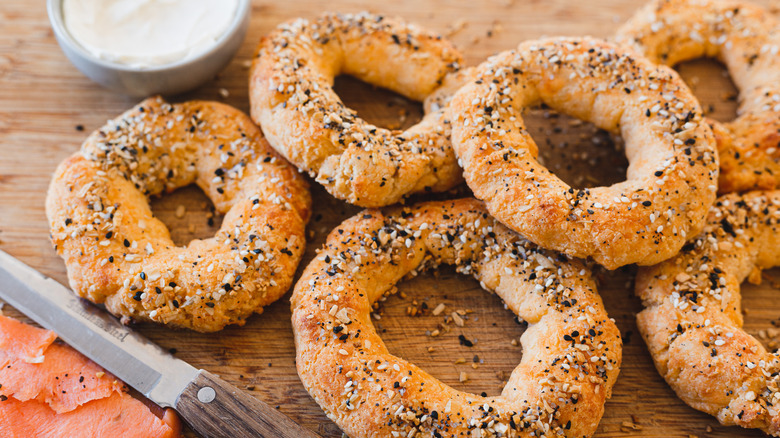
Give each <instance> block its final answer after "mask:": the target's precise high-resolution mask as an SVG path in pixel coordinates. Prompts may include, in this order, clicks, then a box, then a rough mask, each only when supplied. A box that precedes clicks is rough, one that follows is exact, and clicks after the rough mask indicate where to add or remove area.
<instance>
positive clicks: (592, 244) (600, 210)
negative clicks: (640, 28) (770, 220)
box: [450, 38, 718, 269]
mask: <svg viewBox="0 0 780 438" xmlns="http://www.w3.org/2000/svg"><path fill="white" fill-rule="evenodd" d="M476 77H477V79H476V80H475V81H472V82H470V83H468V84H467V85H466V86H464V87H463V88H461V89H460V91H458V92H457V94H456V95H455V96H454V97H453V100H452V102H451V104H450V108H451V111H452V113H453V114H457V117H456V118H455V119H454V121H453V131H452V141H453V146H454V148H455V152H456V154H457V155H458V158H459V159H460V161H461V163H462V165H463V168H464V176H465V178H466V182H467V183H468V185H469V187H471V189H472V190H473V191H474V194H475V195H476V197H477V198H479V199H482V200H484V201H485V202H486V203H487V208H488V210H490V212H491V213H492V214H493V215H494V216H495V217H496V218H497V219H498V220H500V221H501V222H503V223H504V224H506V225H507V226H509V227H510V228H512V229H514V230H516V231H518V232H520V233H521V234H522V235H523V236H525V237H527V238H528V239H529V240H531V241H533V242H535V243H537V244H538V245H540V246H543V247H545V248H550V249H554V250H557V251H561V252H563V253H565V254H568V255H570V256H574V257H588V256H590V257H593V259H594V260H595V261H597V262H598V263H601V264H602V265H604V266H606V267H607V268H609V269H615V268H617V267H619V266H623V265H626V264H629V263H639V264H642V265H648V264H653V263H658V262H660V261H662V260H665V259H667V258H669V257H671V256H673V255H674V254H675V253H676V252H677V251H678V250H679V249H680V247H681V246H682V245H683V244H684V243H685V240H686V236H690V235H695V234H697V233H698V232H699V231H700V230H701V227H702V225H703V224H704V216H705V214H706V212H707V209H708V208H709V207H710V205H712V202H713V200H714V199H715V196H716V193H715V192H716V186H715V184H716V180H717V177H718V163H717V154H716V153H715V148H714V143H715V142H714V139H713V136H712V131H711V130H710V128H709V126H707V124H706V123H703V121H702V111H701V108H700V107H699V103H698V102H697V101H696V99H695V98H694V97H693V95H692V94H691V92H690V90H688V87H687V86H685V84H684V83H683V82H682V80H681V79H680V78H679V76H677V74H676V73H674V72H673V71H672V70H671V69H669V68H667V67H663V66H657V65H655V64H653V63H651V62H650V61H648V60H646V59H644V58H642V57H640V56H638V55H636V54H634V53H633V52H631V51H626V50H622V49H620V48H618V47H617V46H614V45H612V44H609V43H607V42H604V41H601V40H596V39H592V38H555V39H546V40H539V41H529V42H526V43H523V44H521V45H520V46H519V47H518V48H517V50H515V51H508V52H504V53H500V54H498V55H496V56H494V57H492V58H490V59H488V60H487V61H486V62H484V63H483V64H482V65H480V66H479V67H477V72H476ZM540 103H545V104H547V105H549V106H550V107H552V108H554V109H555V110H557V111H561V112H564V113H567V114H570V115H572V116H575V117H578V118H581V119H584V120H588V121H591V122H593V123H594V124H595V125H596V126H598V127H599V128H602V129H605V130H608V131H611V132H614V133H617V132H619V133H620V134H622V136H623V138H624V139H625V142H626V155H627V157H628V160H629V163H630V165H629V167H628V172H627V180H626V181H625V182H621V183H618V184H614V185H612V186H610V187H596V188H591V189H584V190H575V189H572V188H571V187H570V186H569V185H568V184H566V183H564V182H563V181H561V180H560V179H559V178H558V177H556V176H555V175H554V174H552V173H551V172H550V171H548V170H547V169H546V168H545V167H544V166H542V165H541V164H539V162H538V161H537V160H536V156H537V154H538V150H537V146H536V144H535V143H534V140H533V139H532V138H531V136H530V135H529V133H528V132H527V131H526V130H525V126H524V123H523V119H522V117H521V113H522V111H523V109H524V108H527V107H529V106H534V105H538V104H540Z"/></svg>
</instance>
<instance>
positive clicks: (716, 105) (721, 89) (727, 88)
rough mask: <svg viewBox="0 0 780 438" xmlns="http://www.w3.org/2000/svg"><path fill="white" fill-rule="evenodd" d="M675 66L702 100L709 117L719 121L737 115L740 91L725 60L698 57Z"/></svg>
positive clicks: (725, 120)
mask: <svg viewBox="0 0 780 438" xmlns="http://www.w3.org/2000/svg"><path fill="white" fill-rule="evenodd" d="M675 69H676V70H677V72H678V73H680V77H682V78H683V80H684V81H685V83H686V84H688V87H689V88H690V89H691V91H693V94H694V95H695V96H696V98H697V99H698V100H699V103H701V107H702V108H703V109H704V115H705V116H707V117H710V118H712V119H715V120H717V121H719V122H728V121H731V120H734V119H735V118H736V117H737V100H738V96H739V90H737V87H736V86H735V85H734V82H733V81H732V80H731V76H730V75H729V72H728V70H726V67H725V66H724V65H723V64H722V63H720V62H718V61H716V60H714V59H696V60H693V61H686V62H682V63H680V64H678V65H677V66H676V67H675Z"/></svg>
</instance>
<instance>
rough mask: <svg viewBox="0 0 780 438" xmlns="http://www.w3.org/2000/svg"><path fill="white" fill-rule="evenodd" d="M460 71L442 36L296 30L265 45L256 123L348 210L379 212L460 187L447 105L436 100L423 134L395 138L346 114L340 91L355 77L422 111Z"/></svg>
mask: <svg viewBox="0 0 780 438" xmlns="http://www.w3.org/2000/svg"><path fill="white" fill-rule="evenodd" d="M461 63H462V60H461V55H460V53H459V52H458V51H457V50H456V49H455V48H454V47H453V46H452V44H450V43H449V42H448V41H447V40H445V39H443V38H442V37H441V36H438V35H435V34H433V33H431V32H428V31H425V30H422V29H420V28H418V27H416V26H412V25H408V24H406V23H403V22H401V21H398V20H393V19H390V18H386V17H383V16H378V15H371V14H367V13H362V14H357V15H351V14H325V15H323V16H321V17H319V18H318V19H316V20H314V21H308V20H304V19H298V20H294V21H291V22H288V23H285V24H282V25H280V26H279V27H278V28H277V29H276V30H275V31H274V32H272V33H271V34H270V35H269V36H267V37H265V38H263V40H262V41H261V42H260V45H259V47H258V50H257V55H256V57H255V60H254V62H253V64H252V71H251V74H250V81H249V89H250V91H249V97H250V101H251V107H252V118H253V119H254V120H255V121H256V122H257V123H258V124H260V125H261V126H262V128H263V132H264V133H265V135H266V137H267V138H268V141H269V142H270V143H271V145H272V146H273V147H274V148H276V150H278V151H279V152H280V153H281V154H283V155H284V156H285V157H287V159H288V160H290V161H291V162H292V163H293V164H295V165H296V166H298V168H300V169H301V170H304V171H306V172H308V173H309V174H310V175H311V176H312V177H314V178H315V179H316V180H317V182H319V183H320V184H322V185H323V186H325V188H326V189H327V190H328V192H330V194H332V195H333V196H335V197H337V198H339V199H343V200H345V201H347V202H350V203H353V204H356V205H360V206H364V207H379V206H384V205H389V204H393V203H395V202H398V201H400V200H401V199H403V198H404V197H405V196H407V195H410V194H413V193H418V192H423V191H444V190H448V189H450V188H452V187H453V186H455V185H456V184H458V183H460V182H461V181H462V179H461V171H460V168H459V167H458V165H457V162H456V159H455V156H454V153H453V152H452V147H451V145H450V139H449V132H450V127H449V121H448V120H447V111H446V110H447V105H446V104H445V102H446V101H447V100H448V99H446V98H445V99H442V98H441V97H442V96H441V94H438V95H437V96H436V102H434V104H426V105H425V111H426V114H425V116H424V117H423V119H422V120H421V121H420V122H419V123H418V124H416V125H414V126H412V127H411V128H409V129H407V130H406V131H404V132H398V131H390V130H388V129H384V128H379V127H377V126H374V125H372V124H370V123H368V122H366V121H365V120H363V119H361V118H360V117H358V116H357V114H356V113H355V111H354V110H351V109H349V108H347V107H346V106H345V105H344V104H343V103H342V102H341V99H339V97H338V95H337V94H336V92H335V91H334V90H333V81H334V78H335V76H337V75H339V74H342V73H343V74H348V75H351V76H354V77H356V78H359V79H361V80H363V81H365V82H368V83H370V84H373V85H377V86H380V87H384V88H387V89H390V90H392V91H395V92H397V93H400V94H402V95H404V96H406V97H408V98H410V99H413V100H418V101H422V100H425V99H426V97H428V96H430V95H431V94H432V93H434V91H436V90H437V88H439V87H440V86H441V85H442V83H443V82H444V81H445V78H446V77H447V75H448V74H450V73H454V72H456V71H457V70H458V69H459V68H460V65H461ZM453 88H454V87H453ZM448 89H449V87H448Z"/></svg>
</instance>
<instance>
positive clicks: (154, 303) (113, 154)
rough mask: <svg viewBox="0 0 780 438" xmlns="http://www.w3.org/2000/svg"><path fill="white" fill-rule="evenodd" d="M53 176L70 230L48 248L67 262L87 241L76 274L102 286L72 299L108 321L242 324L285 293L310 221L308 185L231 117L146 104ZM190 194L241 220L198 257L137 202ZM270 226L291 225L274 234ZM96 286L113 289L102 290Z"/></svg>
mask: <svg viewBox="0 0 780 438" xmlns="http://www.w3.org/2000/svg"><path fill="white" fill-rule="evenodd" d="M76 169H78V170H76ZM60 171H61V172H62V173H64V174H65V175H68V176H66V177H64V178H62V184H63V187H62V189H61V191H63V192H64V193H66V194H67V196H69V197H71V198H72V201H71V202H66V201H64V200H63V201H58V202H61V203H62V204H63V205H62V207H61V208H62V209H64V210H65V211H66V212H67V216H68V220H67V221H65V222H64V223H65V228H64V229H62V228H59V227H56V226H54V227H53V229H52V236H53V238H54V240H55V243H56V244H57V247H58V248H59V249H60V250H61V251H67V249H65V246H63V245H64V244H67V242H69V241H73V242H77V241H82V240H83V239H86V240H87V241H91V245H94V247H95V248H97V250H96V251H94V252H91V253H90V254H82V255H81V257H82V259H83V260H81V262H80V263H81V264H83V265H85V266H86V265H93V266H94V267H95V269H96V272H95V274H96V275H98V276H101V278H102V279H101V280H100V281H90V278H91V276H85V284H84V285H82V287H81V290H78V291H77V292H78V293H80V294H83V295H85V296H89V297H93V298H94V299H99V300H101V301H102V300H106V299H108V300H109V303H114V300H116V301H117V304H111V305H109V309H112V310H113V311H119V312H120V313H122V314H124V316H125V317H129V318H137V319H151V320H154V321H158V322H162V323H166V324H173V325H178V326H185V327H190V328H195V329H197V330H203V331H213V330H218V329H220V328H222V326H224V325H225V324H231V323H242V321H243V319H244V318H246V316H248V315H249V314H251V312H252V311H253V310H255V309H256V308H257V305H258V304H259V303H261V302H262V303H268V302H270V301H273V299H275V298H276V297H278V296H279V295H280V293H282V292H283V291H284V289H286V287H287V285H288V284H289V282H290V281H291V278H290V277H291V274H292V272H293V271H294V269H295V263H297V259H298V258H299V257H300V255H301V253H302V251H303V245H304V239H303V237H304V236H303V221H305V220H307V219H308V202H309V200H308V195H307V194H306V191H305V190H306V189H305V183H303V182H302V181H300V180H299V178H300V177H298V176H297V175H296V173H295V172H293V171H292V169H291V168H290V166H289V165H288V164H287V163H286V162H284V160H279V159H277V156H276V155H275V154H274V152H273V151H272V149H271V148H270V146H269V145H268V144H267V143H265V141H264V139H263V137H262V134H261V133H260V131H259V130H258V128H257V127H255V126H254V125H253V124H252V123H251V121H250V120H249V118H248V117H247V116H246V115H244V114H242V113H240V112H239V111H237V110H234V109H233V108H230V107H227V106H225V105H221V104H215V103H209V102H189V103H184V104H175V105H172V104H168V103H166V102H164V101H163V100H162V99H160V98H151V99H147V100H146V101H144V102H142V103H141V104H139V105H138V106H137V107H136V108H134V109H132V110H130V111H128V112H126V113H125V114H123V115H122V116H120V117H118V118H117V119H114V120H110V121H109V122H108V123H107V124H106V125H105V126H104V127H102V128H101V129H99V130H98V131H95V132H94V133H93V134H92V135H90V137H89V138H88V139H87V141H86V142H85V143H84V145H83V147H82V151H81V156H80V157H78V156H77V157H74V158H71V160H69V161H67V162H66V163H65V164H64V165H63V166H61V170H60ZM192 183H197V184H198V185H199V186H201V187H202V188H203V189H204V191H205V192H206V193H207V194H208V195H209V196H210V198H211V199H212V201H213V202H214V205H215V208H216V210H218V211H219V212H221V213H226V212H228V211H232V212H238V214H234V215H229V216H230V217H231V219H230V220H226V221H225V222H223V224H222V227H221V228H220V230H219V231H218V233H217V235H216V236H215V237H214V239H211V240H208V241H197V242H201V243H205V245H201V244H198V245H196V246H190V247H184V248H178V247H176V246H175V245H174V244H173V242H171V240H170V238H169V237H167V232H165V233H163V232H162V230H161V227H162V224H161V223H159V221H157V219H155V218H154V217H153V216H152V215H151V213H150V212H149V211H148V206H145V205H144V204H145V203H146V199H145V198H147V197H149V196H156V195H160V194H162V193H165V192H169V191H172V190H174V189H176V188H179V187H183V186H186V185H189V184H192ZM134 190H137V192H136V193H138V194H137V195H136V194H133V193H132V192H133V191H134ZM178 210H184V207H183V206H180V207H179V209H178ZM272 212H277V213H273V214H278V216H275V217H277V219H274V220H272V221H271V222H269V217H274V216H268V215H269V214H271V213H272ZM177 215H178V212H177ZM280 221H281V222H280ZM274 222H276V223H277V224H280V223H281V224H283V223H285V222H288V223H290V225H289V227H288V226H282V227H280V228H279V229H278V230H277V228H275V227H274ZM60 223H63V222H60ZM280 237H281V238H280ZM69 247H70V246H69ZM280 259H284V260H283V261H282V260H280ZM93 260H94V261H93ZM280 279H283V281H281V282H279V281H277V280H280ZM105 282H108V283H112V284H114V285H116V288H114V289H110V292H109V291H105V290H103V289H101V288H102V287H103V286H102V284H103V283H105ZM104 294H105V296H103V295H104ZM110 295H114V296H113V297H110V298H109V296H110ZM101 296H102V298H101ZM119 302H121V305H119V304H118V303H119ZM263 305H265V304H263ZM115 309H121V310H115Z"/></svg>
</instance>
